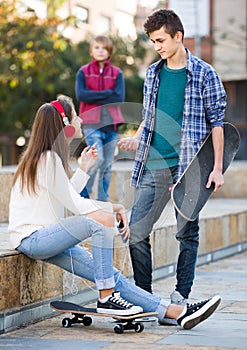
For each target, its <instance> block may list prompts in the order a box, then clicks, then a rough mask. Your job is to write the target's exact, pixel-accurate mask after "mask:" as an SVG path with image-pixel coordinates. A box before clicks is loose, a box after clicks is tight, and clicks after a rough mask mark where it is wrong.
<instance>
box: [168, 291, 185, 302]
mask: <svg viewBox="0 0 247 350" xmlns="http://www.w3.org/2000/svg"><path fill="white" fill-rule="evenodd" d="M170 298H171V304H177V305H186V304H187V302H188V299H185V298H184V297H183V296H182V295H181V294H180V293H179V292H178V291H177V290H174V292H172V294H171V295H170Z"/></svg>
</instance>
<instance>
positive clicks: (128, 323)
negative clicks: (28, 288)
mask: <svg viewBox="0 0 247 350" xmlns="http://www.w3.org/2000/svg"><path fill="white" fill-rule="evenodd" d="M50 307H51V308H52V309H53V310H55V311H58V312H64V313H71V314H72V315H73V317H72V318H67V317H66V318H64V319H63V320H62V325H63V327H65V328H69V327H71V326H72V325H73V324H77V323H79V324H81V323H82V324H83V325H84V326H90V325H91V324H92V317H90V316H101V317H111V318H113V319H115V320H117V324H116V325H115V327H114V332H115V333H118V334H121V333H123V332H124V331H125V330H132V329H133V330H135V332H137V333H141V332H142V331H143V329H144V325H143V323H142V322H140V321H136V320H138V319H139V318H142V317H148V316H157V312H142V313H140V314H135V315H131V316H116V315H111V314H107V313H105V314H101V313H98V312H97V310H96V308H88V307H83V306H80V305H78V304H73V303H69V302H66V301H52V302H51V303H50ZM88 315H89V316H88Z"/></svg>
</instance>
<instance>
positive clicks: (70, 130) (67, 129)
mask: <svg viewBox="0 0 247 350" xmlns="http://www.w3.org/2000/svg"><path fill="white" fill-rule="evenodd" d="M64 133H65V136H66V137H67V138H68V139H69V138H72V137H73V136H74V135H75V128H74V126H73V125H66V126H65V127H64Z"/></svg>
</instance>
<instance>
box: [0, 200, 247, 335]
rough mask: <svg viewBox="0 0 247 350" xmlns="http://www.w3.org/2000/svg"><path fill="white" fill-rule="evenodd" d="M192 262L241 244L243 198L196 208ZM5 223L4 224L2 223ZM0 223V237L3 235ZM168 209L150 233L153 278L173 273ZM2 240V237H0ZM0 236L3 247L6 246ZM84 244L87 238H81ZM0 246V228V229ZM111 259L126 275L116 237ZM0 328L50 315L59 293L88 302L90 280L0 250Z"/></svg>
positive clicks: (245, 243)
mask: <svg viewBox="0 0 247 350" xmlns="http://www.w3.org/2000/svg"><path fill="white" fill-rule="evenodd" d="M200 224H201V231H200V249H199V257H198V262H197V264H198V265H202V264H207V263H209V262H211V261H215V260H218V259H222V258H225V257H227V256H230V255H233V254H237V253H239V252H241V251H243V250H246V249H247V199H237V200H221V199H212V200H210V201H209V202H208V203H207V205H206V207H205V208H204V210H203V211H202V214H201V219H200ZM5 227H6V224H5ZM3 228H4V225H2V234H3V236H2V237H5V239H6V237H7V236H6V232H5V233H4V232H3V231H4V229H3ZM175 232H176V224H175V217H174V210H173V208H172V206H171V205H170V204H169V205H168V207H167V208H165V210H164V212H163V214H162V216H161V219H160V220H159V221H158V223H157V224H156V225H155V228H154V231H153V234H152V236H151V242H152V249H153V257H154V259H153V264H154V266H153V268H154V273H153V278H154V280H156V279H160V278H164V277H167V276H170V275H174V274H175V271H176V259H177V253H178V244H177V241H176V239H175ZM2 241H3V240H2ZM6 243H7V242H6V241H5V248H6V247H7V246H6ZM85 245H86V246H87V247H88V248H89V250H90V240H88V241H87V242H85ZM0 246H1V234H0ZM114 265H115V266H116V267H118V268H119V269H120V270H121V272H122V273H123V274H124V275H125V276H132V268H131V262H130V257H129V251H128V247H126V245H124V244H123V242H122V240H121V239H120V238H119V237H117V238H116V241H115V249H114ZM0 282H1V290H0V332H2V333H3V332H6V331H8V330H10V329H13V328H15V327H19V326H21V325H23V324H25V323H27V322H33V321H37V320H40V319H41V318H44V317H50V316H52V315H53V313H52V312H51V310H50V308H49V303H50V301H51V300H54V299H64V300H69V301H72V302H76V303H88V302H91V301H94V300H95V299H96V298H97V295H98V293H97V291H96V290H95V289H94V286H93V285H92V284H90V283H88V282H86V281H83V280H81V279H80V278H78V277H73V276H72V275H71V274H69V273H67V272H64V271H62V270H61V269H60V268H58V267H55V266H53V265H50V264H46V263H43V262H41V261H34V260H32V259H29V258H27V257H26V256H24V255H23V254H18V253H17V252H16V251H12V252H11V251H7V252H6V250H5V252H3V251H2V255H0Z"/></svg>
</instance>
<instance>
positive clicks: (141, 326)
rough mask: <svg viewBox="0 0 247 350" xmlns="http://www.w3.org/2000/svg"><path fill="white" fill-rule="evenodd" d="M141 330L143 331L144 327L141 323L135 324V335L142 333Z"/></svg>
mask: <svg viewBox="0 0 247 350" xmlns="http://www.w3.org/2000/svg"><path fill="white" fill-rule="evenodd" d="M143 329H144V326H143V324H142V323H141V322H137V323H136V324H135V332H136V333H141V332H142V331H143Z"/></svg>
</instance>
